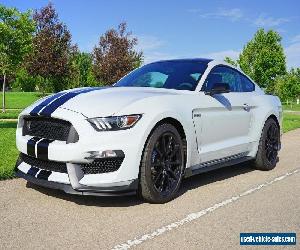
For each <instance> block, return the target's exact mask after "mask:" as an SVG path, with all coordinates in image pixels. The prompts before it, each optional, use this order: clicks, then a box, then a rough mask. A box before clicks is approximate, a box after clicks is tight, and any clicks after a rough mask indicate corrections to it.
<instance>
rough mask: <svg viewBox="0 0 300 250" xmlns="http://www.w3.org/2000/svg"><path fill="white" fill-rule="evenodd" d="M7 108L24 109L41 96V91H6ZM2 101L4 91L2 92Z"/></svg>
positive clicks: (0, 95)
mask: <svg viewBox="0 0 300 250" xmlns="http://www.w3.org/2000/svg"><path fill="white" fill-rule="evenodd" d="M5 96H6V108H7V109H24V108H26V107H27V106H29V105H30V104H31V103H33V102H35V101H36V100H37V99H39V98H41V93H38V92H7V93H6V95H5ZM0 100H1V102H2V93H1V94H0ZM1 107H2V105H1Z"/></svg>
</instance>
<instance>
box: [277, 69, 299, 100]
mask: <svg viewBox="0 0 300 250" xmlns="http://www.w3.org/2000/svg"><path fill="white" fill-rule="evenodd" d="M275 93H276V95H278V96H279V97H280V99H281V100H282V101H293V100H295V99H296V98H299V97H300V68H297V69H291V70H290V71H289V72H288V73H287V74H285V75H283V76H278V77H277V78H276V79H275Z"/></svg>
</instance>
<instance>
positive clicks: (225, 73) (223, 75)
mask: <svg viewBox="0 0 300 250" xmlns="http://www.w3.org/2000/svg"><path fill="white" fill-rule="evenodd" d="M216 83H227V84H228V85H229V87H230V91H231V92H240V91H241V80H240V76H239V74H238V73H237V72H236V71H234V70H232V69H230V68H228V67H225V66H217V67H215V68H213V69H212V71H211V72H210V73H209V75H208V76H207V79H206V81H205V86H206V87H205V89H206V90H211V89H212V87H213V86H214V84H216Z"/></svg>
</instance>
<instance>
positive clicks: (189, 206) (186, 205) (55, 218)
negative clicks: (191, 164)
mask: <svg viewBox="0 0 300 250" xmlns="http://www.w3.org/2000/svg"><path fill="white" fill-rule="evenodd" d="M282 143H283V148H282V150H281V152H280V161H279V164H278V165H277V167H276V169H274V170H272V171H269V172H262V171H256V170H255V171H254V170H252V169H251V168H250V167H249V166H248V164H243V165H236V166H232V167H228V168H224V169H220V170H216V171H214V172H210V173H206V174H202V175H198V176H194V177H192V178H190V179H187V180H185V181H184V183H183V187H182V188H181V193H180V196H179V197H178V198H177V199H175V200H173V201H171V202H169V203H168V204H164V205H153V204H147V203H143V202H141V201H139V200H137V199H136V198H135V197H114V198H112V197H81V196H71V195H66V194H64V193H61V192H59V191H54V190H48V189H45V188H40V187H37V186H34V185H30V184H27V183H26V181H24V180H21V179H14V180H8V181H1V182H0V190H1V192H0V215H1V217H0V223H1V224H0V248H1V249H15V248H22V249H58V248H63V249H82V248H86V249H91V248H97V249H112V248H115V249H122V248H123V249H126V248H129V247H136V248H141V249H156V248H162V249H236V248H241V247H240V245H239V234H240V232H296V233H297V235H298V241H299V233H300V198H299V197H300V129H298V130H294V131H291V132H289V133H286V134H284V135H283V138H282ZM296 247H298V248H299V243H298V245H297V246H296ZM256 249H257V247H256Z"/></svg>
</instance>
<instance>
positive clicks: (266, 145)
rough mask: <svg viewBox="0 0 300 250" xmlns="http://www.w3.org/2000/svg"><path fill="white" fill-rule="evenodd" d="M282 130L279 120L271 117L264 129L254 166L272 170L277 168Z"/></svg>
mask: <svg viewBox="0 0 300 250" xmlns="http://www.w3.org/2000/svg"><path fill="white" fill-rule="evenodd" d="M279 143H280V130H279V126H278V124H277V122H276V121H275V120H274V119H272V118H269V119H268V120H267V121H266V123H265V125H264V128H263V130H262V134H261V138H260V141H259V146H258V151H257V154H256V159H255V161H254V164H253V165H254V168H256V169H260V170H271V169H273V168H275V166H276V163H277V159H278V150H279Z"/></svg>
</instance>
